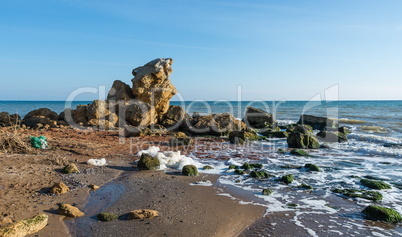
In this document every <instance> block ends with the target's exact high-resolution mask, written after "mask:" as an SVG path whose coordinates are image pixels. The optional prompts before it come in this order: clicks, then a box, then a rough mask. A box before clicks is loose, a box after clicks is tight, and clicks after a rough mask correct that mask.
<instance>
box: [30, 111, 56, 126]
mask: <svg viewBox="0 0 402 237" xmlns="http://www.w3.org/2000/svg"><path fill="white" fill-rule="evenodd" d="M58 119H59V115H58V114H57V113H56V112H54V111H52V110H50V109H47V108H41V109H35V110H33V111H31V112H29V113H28V114H27V115H25V117H24V120H23V121H22V124H24V125H26V126H28V127H32V128H40V127H43V126H56V125H57V120H58Z"/></svg>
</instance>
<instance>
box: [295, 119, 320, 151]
mask: <svg viewBox="0 0 402 237" xmlns="http://www.w3.org/2000/svg"><path fill="white" fill-rule="evenodd" d="M312 131H313V130H312V128H311V126H309V125H296V126H291V127H289V128H288V129H287V132H289V133H290V134H289V136H288V138H287V143H288V147H289V148H302V149H317V148H319V147H320V144H319V142H318V139H317V138H316V137H315V136H314V134H313V133H312Z"/></svg>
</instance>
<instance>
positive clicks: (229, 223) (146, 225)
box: [69, 171, 265, 236]
mask: <svg viewBox="0 0 402 237" xmlns="http://www.w3.org/2000/svg"><path fill="white" fill-rule="evenodd" d="M201 178H203V179H207V180H210V181H212V183H216V180H217V178H218V176H216V175H205V176H199V177H184V176H181V175H179V174H177V173H165V172H163V171H140V172H133V173H130V174H128V175H126V176H123V177H122V178H119V179H117V180H116V181H114V182H112V183H110V184H108V185H105V186H104V187H103V188H101V189H99V190H98V191H96V192H101V193H102V192H103V193H107V192H110V196H113V194H112V193H115V194H116V193H117V194H118V196H119V197H118V198H117V200H115V202H114V203H112V204H111V205H109V204H104V203H102V200H99V196H98V195H96V192H94V193H93V194H92V195H91V197H90V198H89V203H88V204H87V205H86V207H85V208H84V211H85V210H86V209H92V213H90V210H87V213H90V214H89V215H86V216H85V217H83V218H80V219H77V220H76V221H74V223H69V224H70V227H71V229H72V235H74V236H237V235H239V234H240V233H241V232H242V231H243V230H244V229H245V228H246V227H248V226H250V225H251V224H253V223H254V222H255V221H256V220H258V219H260V218H261V217H262V216H263V214H264V211H265V208H263V207H260V206H255V205H241V204H239V203H238V201H236V200H232V199H231V198H230V197H227V196H221V195H217V194H218V193H222V192H225V187H223V186H219V185H214V186H191V185H189V184H190V183H193V182H196V181H199V180H200V179H201ZM107 189H109V190H107ZM103 196H104V195H103ZM110 196H109V197H110ZM111 199H113V198H111ZM136 209H153V210H157V211H159V213H160V216H159V217H156V218H153V219H146V220H127V219H126V216H127V215H125V214H127V213H128V212H130V211H132V210H136ZM94 210H96V211H94ZM100 212H110V213H114V214H118V215H122V217H121V218H120V219H119V220H114V221H110V222H99V221H98V220H97V218H96V216H95V214H97V213H100Z"/></svg>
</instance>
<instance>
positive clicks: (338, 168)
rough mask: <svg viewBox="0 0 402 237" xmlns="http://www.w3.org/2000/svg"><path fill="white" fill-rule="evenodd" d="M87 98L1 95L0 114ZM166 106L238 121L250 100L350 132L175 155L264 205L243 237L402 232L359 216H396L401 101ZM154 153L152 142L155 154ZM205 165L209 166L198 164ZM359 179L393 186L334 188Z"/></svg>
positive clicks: (287, 119) (400, 196) (401, 207)
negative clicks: (379, 211)
mask: <svg viewBox="0 0 402 237" xmlns="http://www.w3.org/2000/svg"><path fill="white" fill-rule="evenodd" d="M88 103H90V101H74V102H72V103H67V105H66V102H64V101H0V112H2V111H5V112H9V113H18V114H19V115H20V116H21V117H23V116H25V115H26V114H27V113H28V112H29V111H31V110H34V109H38V108H49V109H51V110H54V111H56V112H58V113H60V112H62V111H63V110H64V109H65V108H68V107H72V108H75V106H76V105H78V104H88ZM171 104H172V105H181V106H182V107H183V108H185V110H186V111H187V112H188V113H190V114H191V113H193V112H199V113H201V114H216V113H231V114H233V115H234V116H235V117H236V118H239V119H241V118H242V117H243V115H244V111H245V109H246V107H248V106H252V107H255V108H260V109H263V110H265V111H268V112H270V113H273V114H274V116H275V118H276V119H277V121H278V123H279V124H281V125H286V124H293V123H296V122H297V121H298V120H299V117H300V115H302V114H311V115H317V116H325V117H331V118H334V119H337V120H338V122H339V123H340V125H341V126H346V127H348V128H349V129H350V130H351V131H352V133H351V134H349V135H348V142H345V143H331V144H327V148H323V149H317V150H307V152H308V153H309V154H310V155H311V156H309V157H297V156H294V155H292V154H290V153H289V152H285V153H282V152H278V149H286V148H287V143H286V139H281V138H276V139H269V140H265V141H258V142H254V143H247V144H246V145H243V146H236V147H233V146H231V145H229V144H221V148H222V149H216V147H215V148H214V149H208V148H206V147H205V144H199V145H198V146H199V147H198V148H199V149H198V150H196V151H194V152H192V153H190V154H187V155H186V156H184V155H180V154H179V156H180V157H181V159H184V160H185V159H188V160H187V161H191V162H193V163H194V164H197V166H198V167H199V169H200V173H201V174H219V175H220V178H219V180H218V183H219V184H220V185H224V186H226V187H231V189H233V190H242V191H243V192H248V193H249V195H248V197H249V198H247V199H242V198H238V197H235V195H233V194H232V193H230V192H229V193H228V192H223V191H222V192H221V193H219V195H223V196H228V198H232V199H234V200H236V201H238V202H239V203H240V204H244V205H250V204H251V205H259V206H263V207H264V208H265V209H266V213H265V217H264V218H263V219H261V221H259V222H257V223H256V224H255V225H253V226H251V227H250V228H249V229H248V230H246V231H245V232H244V233H243V234H242V236H402V226H401V225H400V224H389V223H382V222H376V221H371V220H367V219H366V218H365V216H364V215H363V214H362V210H363V209H364V208H365V207H367V206H368V205H379V206H383V207H388V208H393V209H394V210H396V211H398V212H399V213H401V214H402V101H172V102H171ZM66 106H67V107H66ZM196 146H197V144H196ZM155 149H156V150H155ZM156 151H157V148H154V151H153V152H156ZM165 155H167V154H165ZM187 161H185V162H184V163H186V162H187ZM246 162H248V163H260V164H262V165H263V169H264V170H265V171H267V172H268V173H269V174H271V175H272V177H269V178H266V179H259V180H258V179H254V178H251V177H250V176H248V175H239V174H235V173H234V170H228V166H229V165H230V164H234V165H242V164H244V163H246ZM184 163H183V160H181V164H184ZM306 164H315V165H318V166H319V167H320V169H321V171H319V172H318V171H314V172H310V171H308V170H307V169H306V168H303V167H304V166H305V165H306ZM204 165H211V166H213V167H214V169H212V170H203V169H202V167H203V166H204ZM172 167H173V168H174V166H172ZM172 167H170V168H172ZM176 168H180V165H178V166H177V167H176ZM287 174H292V175H293V177H294V181H293V182H292V183H291V184H284V183H283V182H280V181H279V179H280V177H282V176H283V175H287ZM360 178H371V179H376V180H381V181H383V182H385V183H388V184H390V185H391V188H390V189H383V190H375V191H378V192H379V193H381V194H382V195H383V199H382V200H381V201H377V202H374V201H370V200H366V199H362V198H348V197H345V196H343V195H341V194H337V193H334V192H333V190H334V189H357V190H371V189H369V188H367V187H364V186H363V185H362V184H361V183H360ZM301 184H307V185H310V186H312V187H313V190H306V189H301V188H299V186H300V185H301ZM195 185H197V184H195ZM200 185H202V182H201V183H200ZM265 188H269V189H271V190H272V191H273V192H272V194H271V195H268V196H265V195H262V190H263V189H265Z"/></svg>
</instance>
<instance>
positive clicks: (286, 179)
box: [281, 174, 294, 184]
mask: <svg viewBox="0 0 402 237" xmlns="http://www.w3.org/2000/svg"><path fill="white" fill-rule="evenodd" d="M281 180H282V181H283V182H284V183H285V184H290V183H292V182H293V180H294V179H293V175H292V174H287V175H284V176H282V178H281Z"/></svg>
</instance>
